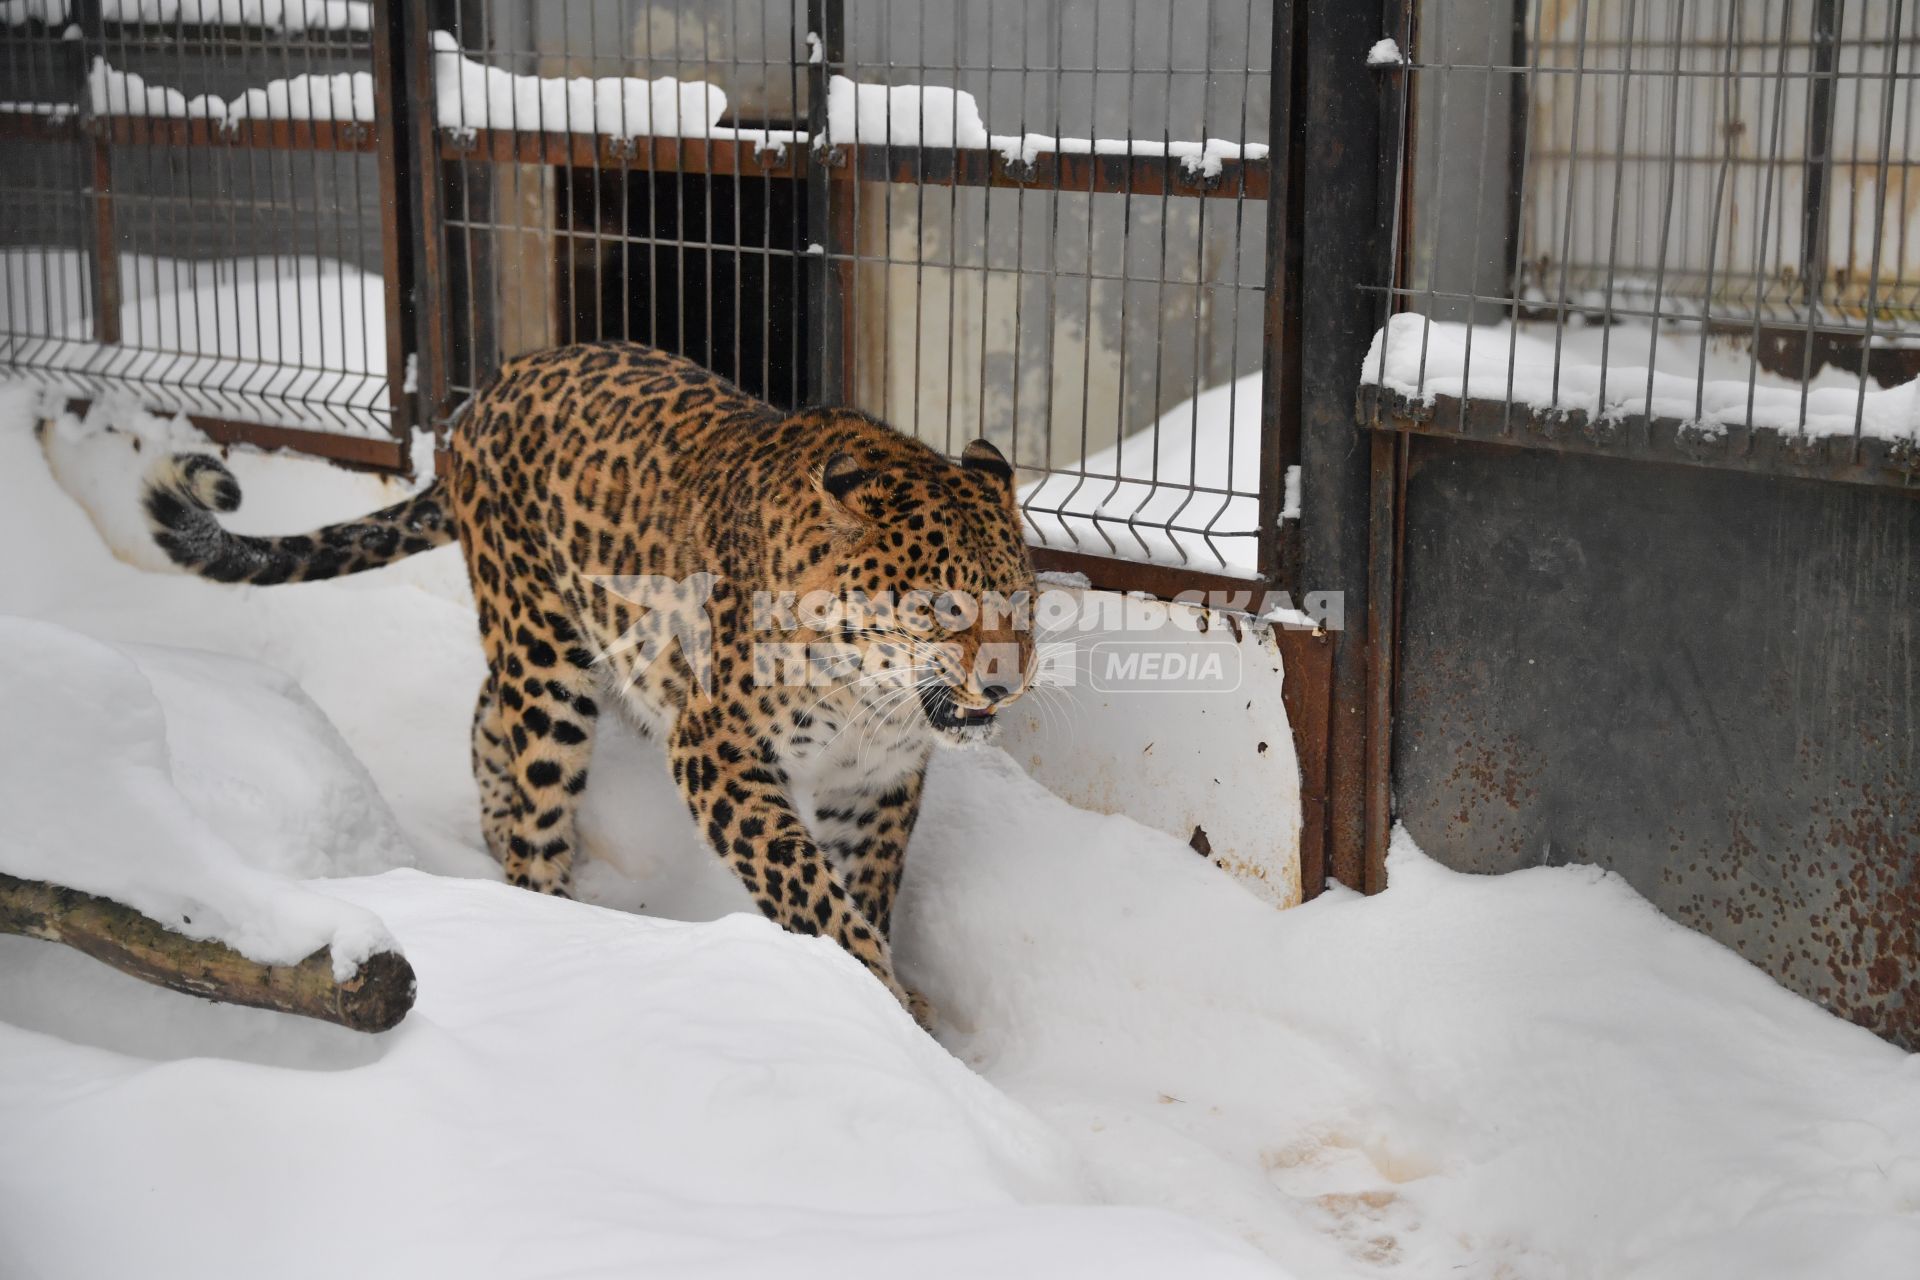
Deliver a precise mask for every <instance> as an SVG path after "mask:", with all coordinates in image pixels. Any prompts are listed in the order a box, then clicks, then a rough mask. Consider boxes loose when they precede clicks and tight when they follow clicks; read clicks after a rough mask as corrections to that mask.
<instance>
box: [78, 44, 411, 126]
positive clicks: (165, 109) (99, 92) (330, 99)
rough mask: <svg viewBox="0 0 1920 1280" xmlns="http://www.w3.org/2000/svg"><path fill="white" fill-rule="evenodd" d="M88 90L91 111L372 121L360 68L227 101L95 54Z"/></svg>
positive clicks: (279, 83)
mask: <svg viewBox="0 0 1920 1280" xmlns="http://www.w3.org/2000/svg"><path fill="white" fill-rule="evenodd" d="M87 89H88V93H89V95H90V96H91V99H92V102H93V110H94V113H95V114H96V115H123V116H161V117H165V118H168V119H173V120H190V119H208V120H229V121H231V120H350V121H358V122H361V123H370V122H371V121H372V120H373V77H372V75H370V74H368V73H367V72H365V71H341V72H336V73H334V74H332V75H323V74H319V73H307V74H304V75H297V76H289V77H287V78H285V79H282V80H271V81H268V82H267V83H266V84H265V85H262V86H259V87H258V88H253V89H248V90H247V91H246V92H244V93H242V94H240V95H239V96H238V97H235V98H233V99H232V100H231V101H229V100H227V99H223V98H220V97H218V96H216V95H214V94H210V93H203V94H200V95H198V96H197V97H193V98H189V97H187V95H186V94H184V93H182V92H180V90H178V89H175V88H171V87H169V86H167V85H157V84H149V83H147V81H146V79H145V77H143V76H141V75H140V74H139V73H138V72H135V71H122V70H120V69H119V68H117V67H114V66H112V65H110V64H109V63H108V62H107V60H106V59H105V58H95V59H94V60H93V68H92V70H91V72H90V73H89V74H88V77H87Z"/></svg>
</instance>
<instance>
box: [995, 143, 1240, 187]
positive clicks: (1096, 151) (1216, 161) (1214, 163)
mask: <svg viewBox="0 0 1920 1280" xmlns="http://www.w3.org/2000/svg"><path fill="white" fill-rule="evenodd" d="M993 146H994V149H995V150H996V151H999V152H1000V153H1001V154H1002V155H1004V156H1006V158H1007V162H1008V163H1010V164H1012V163H1016V162H1017V163H1020V164H1032V163H1033V161H1034V157H1035V156H1037V155H1039V154H1040V153H1041V152H1043V151H1052V152H1056V153H1058V154H1060V155H1096V156H1150V157H1151V156H1171V157H1172V158H1174V159H1176V160H1178V161H1179V162H1180V166H1181V168H1183V169H1185V170H1186V171H1187V172H1188V173H1189V174H1198V175H1200V176H1202V177H1207V178H1215V177H1218V176H1219V175H1220V170H1221V167H1222V165H1223V164H1224V163H1225V162H1226V161H1228V160H1264V159H1265V158H1266V155H1267V144H1266V143H1264V142H1229V141H1227V140H1226V139H1224V138H1208V139H1207V140H1206V141H1205V142H1152V141H1148V140H1147V139H1144V138H1056V137H1053V136H1052V135H1050V134H1045V133H1027V134H1020V135H1018V136H1007V135H1003V134H995V135H994V137H993Z"/></svg>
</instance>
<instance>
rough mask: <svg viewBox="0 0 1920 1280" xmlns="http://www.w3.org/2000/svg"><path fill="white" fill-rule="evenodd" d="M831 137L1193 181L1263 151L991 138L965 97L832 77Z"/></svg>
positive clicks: (1229, 145) (1217, 144)
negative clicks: (1154, 164) (1179, 174)
mask: <svg viewBox="0 0 1920 1280" xmlns="http://www.w3.org/2000/svg"><path fill="white" fill-rule="evenodd" d="M827 92H828V98H827V137H828V141H829V142H832V143H834V144H836V145H838V144H840V143H854V144H860V143H881V144H885V145H888V146H896V147H936V148H957V149H961V150H969V151H987V150H992V151H997V152H999V153H1000V154H1001V156H1002V157H1004V158H1005V160H1006V162H1007V163H1008V164H1021V165H1031V164H1032V163H1033V162H1034V160H1035V159H1036V158H1037V157H1039V156H1040V155H1041V154H1042V153H1044V152H1053V153H1055V154H1057V155H1100V156H1143V157H1148V158H1172V159H1176V160H1178V161H1180V164H1181V167H1182V168H1183V169H1185V170H1186V171H1187V173H1188V174H1190V175H1198V176H1201V177H1206V178H1215V177H1218V176H1219V175H1220V172H1221V169H1222V167H1223V164H1224V162H1225V161H1228V160H1263V159H1265V158H1266V155H1267V148H1266V146H1265V144H1263V143H1257V142H1252V143H1240V142H1228V141H1225V140H1223V139H1220V138H1208V139H1206V140H1205V141H1204V142H1185V141H1161V142H1154V141H1150V140H1148V139H1143V138H1071V137H1055V136H1054V135H1052V134H1046V133H1017V134H1000V133H994V134H990V133H988V132H987V127H986V125H985V123H984V122H983V120H982V117H981V115H980V104H979V101H978V100H977V99H976V98H975V97H974V96H973V95H972V94H971V93H967V92H966V91H964V90H961V89H949V88H945V87H942V86H938V85H918V84H899V85H887V84H863V83H858V82H856V81H853V80H851V79H849V78H847V77H846V76H834V77H833V78H832V80H831V82H830V83H829V86H828V91H827Z"/></svg>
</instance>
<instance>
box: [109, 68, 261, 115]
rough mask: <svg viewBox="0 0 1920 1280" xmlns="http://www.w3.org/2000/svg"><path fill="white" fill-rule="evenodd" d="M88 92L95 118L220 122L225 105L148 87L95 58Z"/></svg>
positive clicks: (129, 73) (137, 75)
mask: <svg viewBox="0 0 1920 1280" xmlns="http://www.w3.org/2000/svg"><path fill="white" fill-rule="evenodd" d="M87 92H88V95H89V97H90V99H91V101H92V104H93V111H94V114H95V115H120V116H161V117H165V118H167V119H173V120H187V119H193V118H200V117H212V118H215V119H218V118H219V117H221V116H224V115H226V114H227V104H226V102H225V101H224V100H223V99H221V98H218V97H215V96H214V95H213V94H210V93H203V94H198V95H196V96H195V97H192V98H189V97H187V95H186V94H184V93H182V92H180V90H178V89H173V88H169V87H167V86H165V85H149V84H148V83H147V81H146V78H145V77H144V76H142V75H140V73H139V72H137V71H121V70H119V69H118V68H116V67H113V66H111V65H109V64H108V62H107V60H106V59H105V58H95V59H94V60H93V65H92V68H91V69H90V70H89V71H88V73H87Z"/></svg>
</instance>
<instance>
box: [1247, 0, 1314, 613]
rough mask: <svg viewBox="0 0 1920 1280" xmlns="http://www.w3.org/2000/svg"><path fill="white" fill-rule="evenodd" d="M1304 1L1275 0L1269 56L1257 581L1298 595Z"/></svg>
mask: <svg viewBox="0 0 1920 1280" xmlns="http://www.w3.org/2000/svg"><path fill="white" fill-rule="evenodd" d="M1307 9H1308V6H1307V4H1306V3H1305V0H1275V3H1274V6H1273V54H1272V61H1271V62H1270V63H1269V64H1268V65H1269V66H1270V67H1271V68H1272V75H1271V79H1270V81H1269V86H1270V87H1269V90H1268V93H1269V95H1270V101H1269V102H1268V110H1267V121H1268V127H1267V165H1268V180H1267V261H1266V277H1267V278H1266V298H1265V303H1266V305H1265V315H1264V332H1263V356H1264V359H1263V363H1262V368H1261V379H1260V472H1259V475H1260V553H1259V555H1260V558H1259V566H1258V567H1259V570H1260V577H1261V578H1262V579H1263V580H1264V581H1266V582H1267V583H1269V584H1272V585H1276V586H1279V587H1282V588H1284V589H1285V590H1287V591H1290V592H1294V593H1296V594H1297V593H1298V592H1299V590H1300V581H1299V573H1300V549H1299V537H1298V532H1299V531H1298V529H1297V528H1295V529H1293V530H1290V531H1285V533H1284V534H1283V531H1282V529H1281V527H1280V513H1281V511H1282V510H1283V509H1284V508H1283V503H1284V500H1285V495H1286V484H1287V469H1288V468H1289V467H1293V466H1297V465H1299V462H1300V414H1299V403H1298V400H1297V399H1295V398H1293V397H1292V396H1291V395H1290V392H1291V391H1292V389H1293V388H1295V387H1297V386H1298V385H1299V382H1300V334H1299V330H1300V267H1301V263H1302V262H1303V261H1304V259H1305V251H1304V246H1303V243H1302V240H1301V235H1302V231H1303V229H1304V226H1305V220H1304V218H1303V217H1302V215H1301V209H1302V201H1301V200H1300V199H1299V195H1300V192H1301V190H1302V185H1303V184H1302V180H1301V175H1300V165H1301V161H1302V157H1303V154H1304V150H1303V148H1301V147H1299V146H1296V145H1295V136H1294V134H1295V129H1296V127H1304V123H1305V119H1306V95H1305V89H1306V82H1307V81H1306V75H1305V73H1304V67H1303V65H1302V64H1303V60H1304V57H1305V48H1304V45H1305V41H1306V20H1307Z"/></svg>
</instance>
